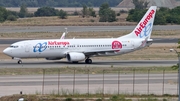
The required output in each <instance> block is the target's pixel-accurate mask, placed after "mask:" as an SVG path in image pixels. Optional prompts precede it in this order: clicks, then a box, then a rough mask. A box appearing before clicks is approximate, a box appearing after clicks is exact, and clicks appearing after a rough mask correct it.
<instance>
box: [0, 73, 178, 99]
mask: <svg viewBox="0 0 180 101" xmlns="http://www.w3.org/2000/svg"><path fill="white" fill-rule="evenodd" d="M58 78H59V79H58ZM103 78H104V79H103ZM163 78H164V79H163ZM58 85H59V86H58ZM118 89H119V90H118ZM20 91H22V93H23V94H57V93H58V92H59V93H60V94H73V92H74V94H87V93H90V94H97V93H100V94H101V93H103V92H104V93H105V94H106V93H108V94H118V92H119V93H123V94H133V93H134V94H157V95H162V94H177V74H176V73H174V74H165V75H164V77H163V74H149V76H148V74H135V76H133V74H129V73H128V74H119V77H118V73H117V74H116V73H114V74H104V76H103V74H89V75H88V74H75V76H74V74H60V75H59V77H58V74H57V75H45V76H44V79H43V75H23V76H16V75H11V76H0V97H1V96H5V95H12V94H19V93H20Z"/></svg>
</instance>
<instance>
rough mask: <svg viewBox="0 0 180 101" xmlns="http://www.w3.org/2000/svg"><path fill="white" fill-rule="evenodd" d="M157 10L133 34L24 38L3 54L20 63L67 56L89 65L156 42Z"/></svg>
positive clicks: (70, 60)
mask: <svg viewBox="0 0 180 101" xmlns="http://www.w3.org/2000/svg"><path fill="white" fill-rule="evenodd" d="M156 9H157V7H156V6H151V7H150V8H149V9H148V11H147V12H146V14H145V15H144V16H143V18H142V19H141V20H140V22H139V23H138V24H137V26H136V27H135V28H134V30H133V31H132V32H131V33H129V34H127V35H124V36H121V37H118V38H100V39H97V38H91V39H41V40H24V41H19V42H16V43H13V44H12V45H10V46H9V47H7V48H6V49H4V50H3V53H4V54H6V55H8V56H10V57H12V59H17V60H18V64H21V63H22V60H21V59H22V58H45V59H46V60H60V59H62V58H66V59H67V61H68V62H70V63H78V62H80V61H84V60H85V63H86V64H91V63H92V59H90V58H91V57H98V56H115V55H121V54H126V53H130V52H133V51H136V50H139V49H142V48H144V47H147V46H150V45H151V44H152V42H153V39H151V38H150V37H151V32H152V28H153V23H154V18H155V14H156Z"/></svg>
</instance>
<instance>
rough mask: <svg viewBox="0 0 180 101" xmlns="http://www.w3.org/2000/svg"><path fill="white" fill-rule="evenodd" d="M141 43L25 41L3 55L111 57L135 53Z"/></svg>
mask: <svg viewBox="0 0 180 101" xmlns="http://www.w3.org/2000/svg"><path fill="white" fill-rule="evenodd" d="M142 41H143V40H141V39H138V40H134V39H133V40H132V39H121V38H119V39H118V38H109V39H50V40H27V41H20V42H17V43H14V44H12V45H11V46H10V47H8V48H6V49H5V50H4V53H8V54H7V55H9V56H11V57H16V58H47V57H59V58H65V57H66V54H68V53H69V52H81V53H85V54H86V55H88V54H89V56H90V57H91V56H108V55H109V56H112V55H120V54H124V53H129V52H132V51H135V50H137V49H139V48H141V47H140V45H141V43H142ZM113 42H115V43H113ZM119 43H120V44H119ZM7 51H8V52H7Z"/></svg>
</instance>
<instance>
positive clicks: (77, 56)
mask: <svg viewBox="0 0 180 101" xmlns="http://www.w3.org/2000/svg"><path fill="white" fill-rule="evenodd" d="M84 59H85V55H84V54H83V53H77V52H71V53H69V54H67V60H68V61H69V62H76V61H83V60H84Z"/></svg>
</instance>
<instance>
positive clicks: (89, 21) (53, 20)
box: [0, 14, 137, 26]
mask: <svg viewBox="0 0 180 101" xmlns="http://www.w3.org/2000/svg"><path fill="white" fill-rule="evenodd" d="M126 17H127V14H122V15H121V16H117V19H118V21H117V22H99V17H88V18H82V17H81V16H68V18H67V19H59V18H58V17H57V16H54V17H32V18H20V19H18V20H17V21H5V22H3V23H1V24H0V25H1V26H95V25H96V26H105V25H106V26H107V25H108V26H109V25H110V26H112V25H113V26H114V25H134V24H137V23H135V22H127V21H126V19H125V18H126ZM120 22H121V23H120Z"/></svg>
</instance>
